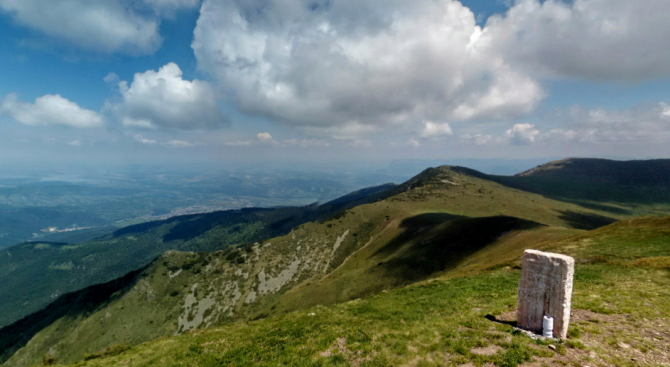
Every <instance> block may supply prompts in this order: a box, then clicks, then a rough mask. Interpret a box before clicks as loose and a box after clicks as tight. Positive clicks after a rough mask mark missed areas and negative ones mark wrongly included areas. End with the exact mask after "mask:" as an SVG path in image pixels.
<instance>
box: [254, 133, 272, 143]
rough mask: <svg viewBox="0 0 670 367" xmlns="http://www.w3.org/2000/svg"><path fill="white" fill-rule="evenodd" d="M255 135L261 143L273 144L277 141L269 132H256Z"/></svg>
mask: <svg viewBox="0 0 670 367" xmlns="http://www.w3.org/2000/svg"><path fill="white" fill-rule="evenodd" d="M256 137H257V138H258V140H260V142H261V143H263V144H274V143H277V141H276V140H275V138H273V137H272V135H270V133H258V135H256Z"/></svg>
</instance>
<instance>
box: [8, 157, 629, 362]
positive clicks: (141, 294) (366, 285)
mask: <svg viewBox="0 0 670 367" xmlns="http://www.w3.org/2000/svg"><path fill="white" fill-rule="evenodd" d="M626 217H627V216H626V215H621V214H617V213H608V212H604V211H599V210H595V209H590V208H585V207H583V206H579V205H576V204H573V203H566V202H560V201H556V200H552V199H548V198H545V197H543V196H540V195H537V194H533V193H529V192H524V191H520V190H516V189H513V188H510V187H507V186H504V185H501V184H499V183H496V182H494V181H491V180H488V179H485V178H482V175H481V174H471V173H470V171H468V170H465V169H461V168H453V167H440V168H435V169H428V170H426V171H424V172H423V173H422V174H420V175H418V176H417V177H415V178H414V179H412V180H410V181H408V182H407V183H405V184H403V185H400V186H398V187H397V188H394V189H392V190H391V191H389V192H386V193H383V195H380V196H379V197H377V198H376V200H375V201H372V202H370V203H368V204H364V205H359V206H356V207H353V208H351V209H347V210H344V211H341V212H340V213H339V214H337V215H334V216H332V217H330V218H329V219H327V220H323V221H316V222H311V223H306V224H304V225H301V226H299V227H297V228H295V229H294V230H293V231H291V233H290V234H288V235H286V236H282V237H278V238H274V239H271V240H267V241H263V242H259V243H256V244H254V245H245V246H239V247H236V248H235V249H232V248H231V249H228V250H225V251H218V252H214V253H210V254H204V253H201V254H196V253H188V252H176V251H171V252H168V253H166V254H165V255H163V256H162V257H160V258H159V259H157V260H156V261H154V262H153V263H152V264H151V265H150V266H149V267H147V268H146V269H145V270H144V271H143V272H141V273H139V274H137V275H135V277H134V279H133V280H132V282H131V284H129V285H128V286H126V287H124V288H123V289H119V290H118V291H117V292H116V293H114V295H113V296H112V297H110V298H108V299H105V300H103V301H101V302H99V303H98V304H96V305H87V306H86V307H76V304H75V305H72V307H70V308H69V309H67V310H65V311H59V310H58V309H53V310H50V309H47V310H46V312H47V313H49V314H54V315H57V316H58V317H56V318H54V319H53V320H52V321H53V322H51V323H50V325H49V326H46V327H44V328H42V326H41V324H40V326H36V327H32V325H38V324H39V323H40V322H42V321H41V320H42V318H40V317H39V316H35V315H33V316H31V317H28V318H27V319H25V320H23V321H21V323H20V324H15V325H12V326H8V327H6V328H5V329H3V330H0V340H1V341H3V345H2V348H1V349H2V350H16V349H18V348H20V347H21V346H23V345H25V347H24V348H22V349H20V350H19V351H18V352H17V353H16V354H14V355H13V356H11V358H10V359H9V361H8V362H7V364H8V365H9V366H24V365H29V364H31V363H36V362H39V361H40V360H41V359H42V357H43V356H44V355H45V354H49V355H52V356H53V358H55V359H56V360H57V361H60V362H74V361H76V360H79V359H81V358H83V357H84V355H85V354H87V353H89V354H90V353H94V352H97V351H99V350H102V349H104V348H107V347H110V346H112V345H115V344H119V343H125V344H129V345H137V344H139V343H142V342H146V341H149V340H152V339H156V338H159V337H162V336H168V335H173V334H175V333H184V332H187V331H192V330H196V329H201V328H204V327H212V326H217V325H225V324H229V323H235V322H237V321H242V320H248V319H258V318H264V317H268V316H273V315H277V314H280V313H282V312H288V311H295V310H301V309H305V308H309V307H313V306H315V305H317V304H318V305H330V304H334V303H338V302H344V301H348V300H351V299H356V298H360V297H365V296H368V295H370V294H375V293H378V292H380V291H383V290H388V289H393V288H397V287H403V286H406V285H408V284H412V283H414V282H420V281H424V280H426V279H429V278H433V277H439V276H442V275H444V274H446V273H448V272H450V271H453V270H454V269H456V268H458V267H459V266H462V265H464V264H466V263H467V262H468V259H471V258H473V257H474V258H476V257H477V256H478V254H481V251H483V250H484V249H492V248H501V247H500V246H502V245H501V243H508V244H509V246H517V247H519V246H523V245H526V246H527V245H528V244H532V243H537V242H536V241H538V240H541V239H542V240H547V239H560V238H563V237H565V236H568V235H572V234H575V233H578V232H579V230H578V229H575V228H595V227H599V226H603V225H606V224H609V223H612V222H614V221H615V220H617V219H621V218H626ZM128 235H132V234H128ZM519 238H524V239H525V241H521V242H519V240H518V239H519ZM503 248H504V246H503ZM492 251H493V250H492ZM511 253H512V252H510V251H501V255H500V256H499V257H498V258H497V259H500V260H502V259H508V260H509V259H510V256H511V255H510V254H511ZM487 261H488V260H487ZM485 262H486V261H482V262H481V263H477V264H471V266H470V268H469V269H470V270H471V271H472V272H473V273H477V272H478V271H480V270H481V269H480V268H479V267H480V265H481V264H484V263H485ZM75 299H76V297H75ZM126 310H132V312H128V311H126ZM51 311H53V312H51ZM59 312H60V313H59ZM40 329H41V330H40ZM21 332H23V334H22V335H20V333H21ZM7 335H13V336H14V337H12V338H7V337H6V336H7ZM18 335H20V337H19V336H18ZM3 336H4V337H3ZM29 340H30V343H28V344H27V345H26V343H27V342H28V341H29ZM9 355H11V353H8V354H6V357H7V356H9Z"/></svg>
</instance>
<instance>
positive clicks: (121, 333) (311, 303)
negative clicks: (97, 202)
mask: <svg viewBox="0 0 670 367" xmlns="http://www.w3.org/2000/svg"><path fill="white" fill-rule="evenodd" d="M669 166H670V160H655V161H630V162H617V161H608V160H594V159H566V160H562V161H556V162H550V163H548V164H544V165H541V166H538V167H536V168H534V169H532V170H529V171H526V172H523V173H520V174H518V175H516V176H493V175H486V174H483V173H481V172H478V171H474V170H472V169H469V168H465V167H455V166H441V167H437V168H429V169H427V170H425V171H423V172H422V173H420V174H419V175H417V176H415V177H414V178H412V179H410V180H409V181H407V182H405V183H403V184H400V185H393V184H388V185H383V186H379V187H373V188H369V189H364V190H361V191H358V192H355V193H352V194H349V195H346V196H344V197H342V198H340V199H336V200H334V201H331V202H329V203H326V204H322V205H312V206H307V207H286V208H274V209H246V210H239V211H224V212H215V213H208V214H197V215H190V216H182V217H174V218H170V219H168V220H164V221H157V222H149V223H143V224H140V225H136V226H130V227H125V228H122V229H120V230H117V231H115V232H113V233H110V234H107V235H104V236H101V237H99V238H97V239H95V240H93V241H85V242H80V243H22V244H19V245H16V246H14V247H12V248H9V249H8V252H7V253H8V254H9V255H8V256H6V257H4V256H3V257H0V271H3V272H5V273H4V274H0V275H1V276H2V279H6V281H5V282H4V285H3V287H2V288H1V289H0V293H1V294H0V296H1V297H0V299H3V300H4V299H11V301H9V302H3V303H2V304H1V305H0V311H2V312H1V313H0V314H2V315H3V319H1V320H0V324H3V325H6V326H4V327H3V328H2V329H0V353H2V354H1V357H0V361H2V362H4V363H5V364H6V365H8V366H29V365H33V364H39V363H44V364H54V363H79V365H88V364H92V365H96V364H99V365H124V364H131V365H134V364H137V365H152V364H156V365H166V364H169V363H167V362H166V361H167V360H165V359H162V358H166V357H165V356H171V357H170V358H171V359H170V361H172V362H170V363H173V364H174V365H254V364H256V365H262V364H266V365H275V364H280V363H279V362H278V361H280V360H283V361H285V363H284V364H289V365H298V364H300V365H399V364H411V365H421V363H423V364H424V365H443V364H454V365H459V363H461V362H462V363H461V364H466V363H473V364H474V365H484V364H485V363H493V364H495V365H499V366H507V365H518V364H520V363H524V362H529V361H532V360H534V359H538V358H539V359H541V358H553V359H551V361H550V360H549V359H547V361H546V363H547V364H548V365H549V363H554V362H556V361H558V360H562V361H564V362H565V363H568V362H569V363H573V362H574V363H577V362H579V363H581V362H582V359H588V358H591V360H598V361H602V364H604V365H617V364H616V363H618V362H613V361H619V360H620V359H621V358H624V357H627V356H628V354H627V353H628V352H625V353H624V352H615V353H614V354H612V350H615V349H617V348H614V346H613V345H610V344H611V343H610V344H608V343H609V341H608V339H607V338H600V339H598V337H597V335H598V334H597V333H598V332H600V333H601V334H600V335H602V333H612V332H616V330H615V329H612V330H614V331H612V330H610V329H607V330H605V329H606V328H604V325H614V324H616V322H615V321H613V319H608V318H607V317H605V316H606V315H619V314H626V313H629V314H634V316H632V317H634V318H635V319H636V320H638V322H639V324H640V325H642V326H644V325H646V323H647V322H648V321H649V320H652V319H653V320H657V319H659V318H660V319H663V317H665V316H664V315H665V314H667V313H668V308H667V306H666V307H665V308H664V307H662V306H660V308H659V307H656V306H654V305H656V304H657V303H658V302H657V301H656V300H654V299H651V298H654V297H650V296H649V294H652V293H654V292H656V293H659V292H660V293H661V294H662V293H663V292H664V290H663V286H665V285H666V283H667V281H665V280H663V279H665V278H668V277H667V275H668V269H670V262H669V261H668V253H669V252H668V251H670V241H666V240H667V239H668V237H669V236H670V234H669V233H668V232H667V230H666V229H665V228H664V225H665V224H666V223H667V220H668V219H667V218H666V217H664V216H667V215H670V171H668V170H667V168H668V167H669ZM638 217H644V218H643V219H634V220H633V218H638ZM526 248H537V249H548V250H553V251H557V252H562V253H568V254H571V255H574V256H576V257H577V258H578V272H577V280H576V282H577V285H578V286H580V285H581V286H583V289H587V290H588V292H591V293H588V292H587V293H588V295H587V296H586V298H583V297H581V295H582V293H581V292H582V291H581V290H579V287H578V288H576V289H578V290H577V291H576V295H575V299H576V302H575V305H576V307H575V308H576V312H578V314H579V315H581V316H580V317H582V316H583V318H584V320H586V321H585V322H586V324H576V325H577V327H576V328H573V330H581V331H580V332H581V333H582V334H588V335H589V338H591V339H593V340H591V339H589V338H587V337H585V336H584V337H583V336H582V335H577V334H579V333H580V332H575V331H573V332H572V334H571V340H572V341H570V340H568V341H567V342H566V343H567V344H565V345H564V344H560V345H559V347H558V348H559V349H560V350H562V351H563V354H561V353H558V354H557V355H554V353H553V352H547V350H550V349H542V348H541V347H542V344H541V343H540V344H533V343H534V342H532V341H529V340H527V339H530V338H528V337H526V336H524V335H517V334H515V331H514V329H512V328H511V327H510V325H509V324H510V323H511V321H509V322H508V321H506V319H505V317H508V316H509V315H508V314H509V312H510V311H511V310H512V309H513V307H515V304H514V303H513V296H514V289H515V288H514V284H515V281H516V280H518V275H519V270H518V269H519V257H520V255H521V253H523V250H524V249H526ZM645 269H646V270H645ZM616 274H628V275H630V277H629V278H630V281H629V282H628V283H626V284H629V283H630V284H629V285H630V286H631V288H630V290H629V292H628V293H626V292H624V294H623V296H624V298H625V300H624V301H621V300H613V299H612V297H613V295H612V294H611V293H609V292H610V291H611V289H608V288H607V287H606V284H608V282H610V281H611V279H613V277H615V276H616ZM659 277H660V278H659ZM664 277H665V278H664ZM657 278H659V279H661V280H658V279H657ZM515 279H516V280H515ZM593 279H595V280H593ZM650 279H653V281H651V280H650ZM586 280H588V281H586ZM647 281H651V282H652V283H653V284H647V283H646V282H647ZM638 283H639V284H638ZM636 287H637V289H636ZM610 288H611V287H610ZM457 289H460V290H461V293H458V292H456V293H454V292H455V290H457ZM666 289H667V288H666ZM428 290H431V291H430V292H432V293H430V292H428ZM638 291H641V292H643V293H644V292H647V293H648V294H647V295H643V296H642V297H643V298H644V299H645V300H647V301H646V302H648V303H649V305H648V306H645V307H643V308H642V309H639V310H635V311H633V310H631V302H632V299H634V297H636V294H637V293H635V292H638ZM427 292H428V293H427ZM666 292H667V291H666ZM457 293H458V294H457ZM656 293H654V294H655V295H656V296H658V294H656ZM432 294H439V295H441V297H444V298H445V299H444V300H437V299H435V298H434V296H433V295H432ZM594 294H595V295H596V296H597V297H596V298H594V299H590V298H589V297H590V296H591V295H594ZM494 295H498V297H495V296H494ZM620 296H621V295H620ZM637 296H639V295H637ZM492 297H493V298H492ZM424 299H425V301H424ZM626 301H627V302H628V303H626ZM445 302H446V304H445ZM454 302H456V303H454ZM459 302H465V303H466V308H465V309H463V305H461V304H459ZM622 302H623V303H622ZM447 304H449V305H450V307H452V310H461V311H462V312H461V313H460V314H459V313H456V314H455V313H453V312H451V311H445V310H437V308H440V307H447ZM421 305H423V306H421ZM470 306H472V307H470ZM422 307H423V308H422ZM468 307H469V308H468ZM626 307H628V308H626ZM654 307H656V310H658V311H659V312H661V314H660V315H658V314H655V313H654V312H655V310H652V309H653V308H654ZM394 310H397V311H394ZM652 311H653V312H652ZM394 312H395V313H397V314H396V315H394ZM410 312H419V313H421V314H422V316H421V317H427V318H430V317H435V318H433V319H431V320H432V321H431V322H435V323H437V324H439V325H442V326H443V330H437V329H431V328H432V327H433V326H426V325H425V323H423V322H420V320H418V319H415V318H416V317H418V315H414V316H411V315H409V313H410ZM484 312H485V314H484V315H481V313H484ZM664 313H665V314H664ZM321 314H323V316H322V315H321ZM496 314H497V315H496ZM310 315H311V316H310ZM315 315H318V320H321V322H322V324H319V323H318V322H317V318H313V316H315ZM431 315H432V316H431ZM457 315H460V316H457ZM491 315H495V316H492V317H493V318H494V319H496V320H498V321H500V320H502V321H501V322H498V323H491V321H490V320H489V319H490V318H489V319H487V318H485V317H484V316H487V317H488V316H491ZM603 315H605V316H603ZM310 317H311V318H310ZM578 319H579V318H578ZM643 319H644V320H643ZM338 320H339V321H338ZM588 320H599V321H598V322H593V323H590V321H588ZM400 321H403V322H400ZM423 321H425V320H423ZM341 322H345V323H346V325H344V326H338V325H339V324H341ZM384 322H388V326H382V324H383V323H384ZM666 322H667V319H666ZM298 324H300V325H303V326H302V328H301V327H298V326H297V325H298ZM595 324H597V325H596V326H594V325H595ZM601 324H602V325H601ZM643 324H644V325H643ZM356 325H359V326H356ZM391 325H394V327H391ZM422 325H423V326H422ZM580 325H581V326H580ZM587 326H588V327H587ZM642 326H641V327H642ZM608 327H609V326H608ZM323 328H325V329H323ZM338 328H340V329H338ZM491 328H492V329H491ZM489 329H491V330H489ZM643 329H644V328H643ZM207 330H210V331H207ZM394 330H403V333H408V335H414V336H415V337H414V338H408V337H407V336H408V335H405V336H398V335H396V334H397V333H396V332H395V331H394ZM445 330H446V331H445ZM468 330H470V331H468ZM641 330H642V329H641ZM644 330H646V329H644ZM317 331H318V332H317ZM273 333H274V334H273ZM433 333H436V334H435V335H433ZM448 333H451V334H448ZM245 335H246V336H245ZM275 335H276V338H275ZM343 335H346V336H343ZM403 335H404V334H403ZM431 335H433V336H432V337H431ZM494 335H497V336H494ZM608 335H609V334H608ZM636 335H637V334H636ZM245 338H246V339H245ZM310 338H312V339H313V340H315V343H316V344H312V343H311V342H310V341H309V339H310ZM398 338H400V339H398ZM343 339H344V341H343ZM582 339H584V342H582V341H581V340H582ZM601 339H602V340H601ZM638 339H639V340H638V341H636V344H635V345H638V344H640V345H641V347H640V348H638V347H634V348H633V349H635V350H642V348H643V347H644V348H647V351H648V352H649V356H652V357H649V358H651V360H652V361H656V362H658V361H660V362H663V361H664V360H663V359H662V358H663V357H662V355H663V349H662V348H661V349H658V348H656V347H654V346H649V345H647V344H644V343H646V342H643V340H647V339H648V338H647V337H646V336H645V335H642V334H640V337H639V338H638ZM248 340H256V345H253V346H250V345H249V344H248ZM435 340H438V342H436V341H435ZM459 340H460V341H459ZM649 340H653V337H651V339H649ZM660 340H665V341H666V342H667V341H669V340H670V335H668V334H660ZM296 341H302V344H301V345H302V346H304V347H305V348H304V350H302V351H301V349H300V345H298V344H295V343H297V342H296ZM570 342H572V345H571V344H569V343H570ZM585 342H588V343H592V344H593V345H592V346H590V347H589V346H585V345H584V343H585ZM143 343H148V344H143ZM259 343H260V344H261V346H260V349H254V348H259V346H258V344H259ZM281 343H284V344H285V345H286V348H289V349H290V348H294V349H290V350H283V349H281V348H280V347H279V344H281ZM435 343H437V344H435ZM458 343H461V344H462V345H460V346H459V345H458ZM578 343H581V344H578ZM623 343H624V344H626V342H623ZM630 343H632V342H630V341H629V343H628V344H626V345H628V348H625V347H619V348H618V349H626V350H627V349H630V345H631V344H630ZM172 344H174V347H169V346H168V345H172ZM266 344H267V346H265V345H266ZM434 344H435V345H438V347H435V348H438V349H439V350H440V353H437V352H436V351H437V349H431V348H434V347H431V345H434ZM182 345H183V346H184V348H186V349H183V348H182ZM538 345H539V346H538ZM617 345H618V344H617ZM668 345H670V343H668ZM582 346H584V348H581V347H582ZM554 347H555V348H554V349H551V350H557V349H556V348H557V347H556V346H554ZM245 348H246V349H245ZM249 348H251V349H253V350H254V351H253V352H252V351H251V349H249ZM277 348H280V349H277ZM425 348H427V349H425ZM477 348H480V349H486V348H489V349H486V350H487V351H484V352H481V351H480V350H478V349H477ZM561 348H562V349H561ZM566 348H567V349H566ZM172 349H174V352H173V351H172ZM317 351H320V352H317ZM582 351H586V352H584V353H582ZM480 352H481V353H480ZM589 352H593V354H594V355H595V357H594V356H592V355H591V353H589ZM174 353H177V354H174ZM438 354H439V357H438ZM608 355H609V357H608ZM622 356H623V357H622ZM659 356H660V357H659ZM666 357H667V355H666ZM235 358H237V359H235ZM240 358H241V359H240ZM617 358H619V359H617ZM629 359H630V358H629ZM133 361H139V362H133ZM160 361H163V362H160ZM254 361H255V362H257V363H253V362H254ZM412 361H414V362H412ZM275 362H277V363H275ZM660 362H659V363H660ZM338 363H339V364H338ZM556 363H558V362H556ZM608 363H609V364H608ZM538 366H539V364H538Z"/></svg>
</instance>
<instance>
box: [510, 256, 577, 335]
mask: <svg viewBox="0 0 670 367" xmlns="http://www.w3.org/2000/svg"><path fill="white" fill-rule="evenodd" d="M574 274H575V259H573V258H572V257H570V256H565V255H559V254H552V253H549V252H542V251H536V250H526V252H524V254H523V274H522V276H521V282H519V308H518V310H517V320H518V321H517V326H518V327H519V328H521V329H524V330H529V331H532V332H534V333H539V334H542V323H543V318H544V316H545V315H547V316H552V317H553V318H554V337H556V338H561V339H565V338H566V337H567V336H568V324H569V323H570V302H571V300H572V278H573V276H574Z"/></svg>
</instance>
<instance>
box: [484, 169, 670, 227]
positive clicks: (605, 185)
mask: <svg viewBox="0 0 670 367" xmlns="http://www.w3.org/2000/svg"><path fill="white" fill-rule="evenodd" d="M669 168H670V160H668V159H657V160H646V161H612V160H606V159H586V158H569V159H564V160H560V161H555V162H549V163H547V164H543V165H541V166H538V167H536V168H534V169H532V170H529V171H526V172H523V173H520V174H518V175H516V176H511V177H508V176H486V177H487V178H489V179H491V180H494V181H496V182H499V183H501V184H504V185H507V186H509V187H515V188H518V189H522V190H526V191H531V192H535V193H539V194H541V195H544V196H547V197H551V198H555V199H559V200H563V201H571V202H574V203H577V204H580V205H582V206H584V207H590V208H595V209H599V210H603V211H607V212H611V213H619V214H635V215H648V214H651V215H658V214H664V213H665V214H667V213H668V211H669V210H670V169H669Z"/></svg>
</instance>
